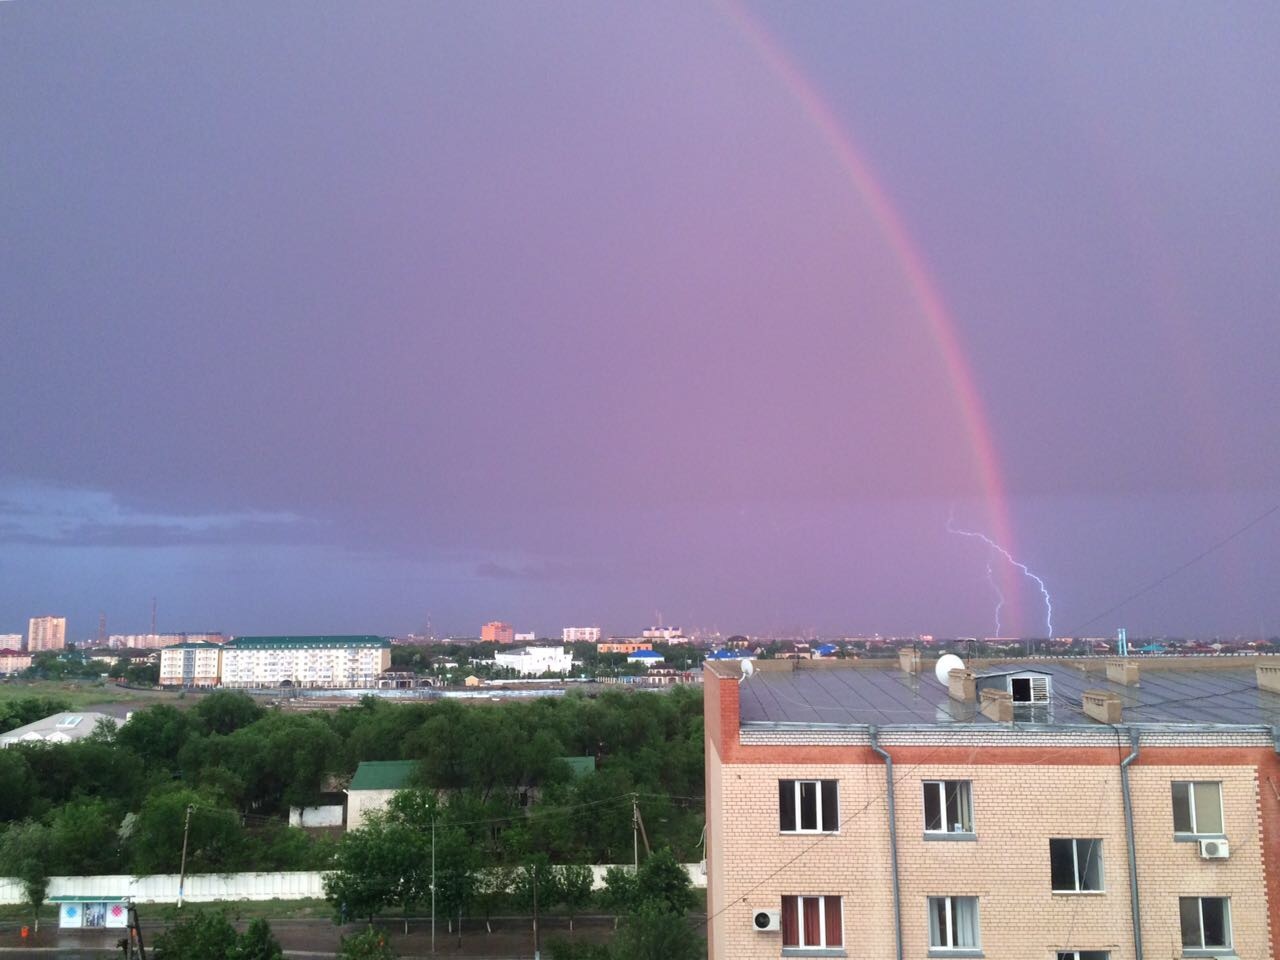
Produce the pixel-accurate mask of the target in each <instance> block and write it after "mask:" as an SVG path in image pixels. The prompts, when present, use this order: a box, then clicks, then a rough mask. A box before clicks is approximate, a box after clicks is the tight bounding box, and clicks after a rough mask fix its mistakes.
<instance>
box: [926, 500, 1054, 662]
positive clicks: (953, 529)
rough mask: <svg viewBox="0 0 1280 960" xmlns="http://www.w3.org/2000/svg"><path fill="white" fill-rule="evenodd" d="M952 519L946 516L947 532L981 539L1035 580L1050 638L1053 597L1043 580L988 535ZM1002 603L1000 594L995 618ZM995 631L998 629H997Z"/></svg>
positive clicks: (1051, 635) (989, 567)
mask: <svg viewBox="0 0 1280 960" xmlns="http://www.w3.org/2000/svg"><path fill="white" fill-rule="evenodd" d="M954 521H955V518H954V516H949V517H947V533H954V534H955V535H956V536H959V537H972V538H973V539H975V540H981V541H982V542H983V543H985V544H986V545H987V546H988V547H990V548H991V549H992V550H994V551H995V552H996V553H998V554H1000V556H1002V557H1004V559H1005V560H1006V561H1007V562H1008V563H1009V564H1010V565H1012V566H1015V567H1017V568H1018V569H1019V570H1021V571H1022V575H1023V576H1024V577H1027V578H1028V579H1030V580H1034V581H1035V584H1036V586H1037V587H1039V588H1040V596H1042V597H1044V611H1045V613H1044V622H1045V626H1046V627H1047V628H1048V630H1049V637H1050V638H1052V637H1053V598H1052V597H1051V596H1049V588H1048V587H1046V586H1045V583H1044V581H1043V580H1041V579H1040V578H1039V577H1037V576H1036V575H1035V574H1034V573H1032V572H1031V571H1030V570H1029V569H1028V568H1027V565H1026V564H1025V563H1020V562H1018V561H1017V560H1015V559H1014V558H1013V554H1011V553H1010V552H1009V551H1008V550H1006V549H1005V548H1004V547H1002V546H1000V544H998V543H996V542H995V541H994V540H992V539H991V538H990V537H988V536H987V535H986V534H985V533H978V532H976V531H974V530H961V529H960V528H959V527H957V526H956V525H955V522H954ZM987 573H988V575H990V574H991V565H990V563H988V564H987ZM994 583H995V581H994V580H992V584H993V585H994ZM996 592H997V593H999V592H1000V591H999V589H998V588H997V590H996ZM1003 605H1004V596H1003V595H1001V597H1000V605H999V606H997V607H996V616H997V618H998V617H999V615H1000V606H1003ZM997 632H999V631H998V630H997Z"/></svg>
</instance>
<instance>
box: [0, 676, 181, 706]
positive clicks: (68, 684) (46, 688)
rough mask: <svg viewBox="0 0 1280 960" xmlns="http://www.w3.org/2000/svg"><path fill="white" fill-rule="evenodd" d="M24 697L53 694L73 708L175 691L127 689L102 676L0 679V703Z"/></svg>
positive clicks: (154, 698)
mask: <svg viewBox="0 0 1280 960" xmlns="http://www.w3.org/2000/svg"><path fill="white" fill-rule="evenodd" d="M24 697H56V698H57V699H59V700H65V701H66V702H67V703H68V704H69V705H70V708H71V709H72V710H81V709H83V708H85V707H87V706H90V705H91V704H95V703H156V702H162V701H168V700H174V699H176V698H177V697H178V694H176V693H170V692H167V691H162V690H154V691H153V690H127V689H125V688H124V687H118V686H116V685H115V684H114V683H111V682H107V681H101V680H64V681H54V680H6V681H4V682H3V683H0V703H3V702H6V701H8V700H21V699H22V698H24Z"/></svg>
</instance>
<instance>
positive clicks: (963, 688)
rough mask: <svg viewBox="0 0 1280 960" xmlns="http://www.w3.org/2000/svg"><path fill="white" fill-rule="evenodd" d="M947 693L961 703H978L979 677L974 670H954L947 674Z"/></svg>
mask: <svg viewBox="0 0 1280 960" xmlns="http://www.w3.org/2000/svg"><path fill="white" fill-rule="evenodd" d="M947 695H948V696H950V697H951V699H952V700H959V701H960V702H961V703H976V702H977V700H978V678H977V677H976V676H975V675H974V672H973V671H972V670H952V671H951V672H950V673H949V674H947Z"/></svg>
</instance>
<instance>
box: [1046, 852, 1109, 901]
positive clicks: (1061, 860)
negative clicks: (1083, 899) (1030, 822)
mask: <svg viewBox="0 0 1280 960" xmlns="http://www.w3.org/2000/svg"><path fill="white" fill-rule="evenodd" d="M1049 873H1050V875H1051V877H1052V880H1053V892H1054V893H1083V892H1086V891H1090V890H1101V889H1102V841H1101V840H1056V839H1055V840H1050V841H1049Z"/></svg>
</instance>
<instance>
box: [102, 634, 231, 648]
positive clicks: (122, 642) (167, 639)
mask: <svg viewBox="0 0 1280 960" xmlns="http://www.w3.org/2000/svg"><path fill="white" fill-rule="evenodd" d="M226 639H227V638H226V637H224V636H223V635H222V634H220V633H113V634H112V635H111V636H109V637H107V646H108V647H110V648H111V649H113V650H120V649H128V650H159V649H161V648H163V647H172V646H175V645H177V644H179V643H223V642H224V641H225V640H226Z"/></svg>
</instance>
